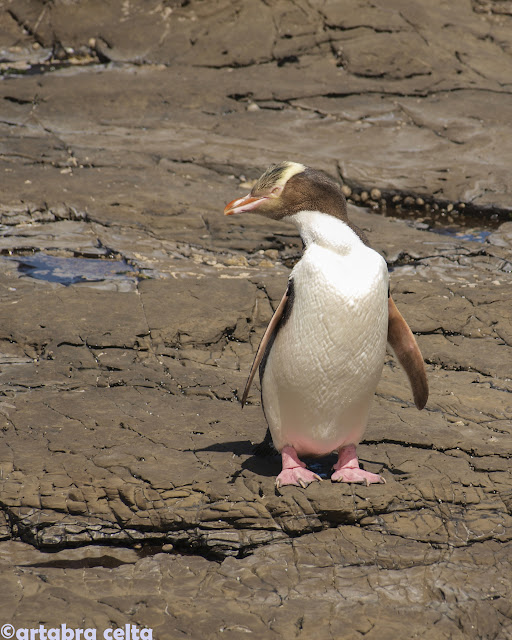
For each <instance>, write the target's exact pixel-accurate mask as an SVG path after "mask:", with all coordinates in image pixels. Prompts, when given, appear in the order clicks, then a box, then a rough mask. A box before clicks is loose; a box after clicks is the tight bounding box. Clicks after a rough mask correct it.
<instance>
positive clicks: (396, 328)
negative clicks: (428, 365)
mask: <svg viewBox="0 0 512 640" xmlns="http://www.w3.org/2000/svg"><path fill="white" fill-rule="evenodd" d="M388 312H389V319H388V342H389V344H390V345H391V346H392V347H393V351H394V352H395V354H396V357H397V358H398V361H399V362H400V364H401V365H402V367H403V368H404V369H405V373H406V374H407V377H408V378H409V382H410V384H411V389H412V393H413V396H414V403H415V404H416V406H417V407H418V409H423V407H424V406H425V405H426V404H427V400H428V382H427V374H426V372H425V364H424V362H423V356H422V355H421V351H420V350H419V347H418V344H417V343H416V338H415V337H414V336H413V334H412V331H411V330H410V328H409V325H408V324H407V322H406V321H405V320H404V319H403V317H402V314H401V313H400V311H398V309H397V308H396V305H395V303H394V302H393V299H392V298H391V296H390V297H389V298H388Z"/></svg>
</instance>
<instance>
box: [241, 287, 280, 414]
mask: <svg viewBox="0 0 512 640" xmlns="http://www.w3.org/2000/svg"><path fill="white" fill-rule="evenodd" d="M290 288H291V281H290V282H289V283H288V287H287V289H286V291H285V293H284V296H283V297H282V298H281V302H280V303H279V304H278V306H277V309H276V310H275V312H274V315H273V316H272V318H271V320H270V322H269V323H268V327H267V328H266V330H265V333H264V334H263V338H262V339H261V342H260V346H259V347H258V351H256V356H255V357H254V362H253V363H252V367H251V372H250V373H249V377H248V378H247V382H246V383H245V389H244V393H243V395H242V400H241V403H242V408H243V407H244V405H245V401H246V400H247V396H248V395H249V389H250V388H251V384H252V381H253V380H254V376H255V375H256V371H257V370H258V367H259V365H260V362H261V360H262V358H263V356H264V355H265V351H266V348H267V345H268V343H269V341H270V340H271V339H272V336H273V335H274V333H275V331H276V329H277V327H278V325H279V321H280V320H281V317H282V315H283V312H284V310H285V307H286V303H287V301H288V298H289V296H290Z"/></svg>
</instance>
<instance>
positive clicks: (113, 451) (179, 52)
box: [0, 0, 512, 640]
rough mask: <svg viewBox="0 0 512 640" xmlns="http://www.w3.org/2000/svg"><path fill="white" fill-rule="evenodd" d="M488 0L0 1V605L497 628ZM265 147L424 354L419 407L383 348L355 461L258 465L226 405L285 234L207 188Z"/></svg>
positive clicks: (191, 631) (504, 167)
mask: <svg viewBox="0 0 512 640" xmlns="http://www.w3.org/2000/svg"><path fill="white" fill-rule="evenodd" d="M511 14H512V11H511V10H510V8H509V7H508V3H506V2H499V1H494V2H493V1H487V0H485V1H484V0H474V1H473V2H462V1H459V0H457V1H455V2H450V3H441V2H434V3H431V4H429V5H428V7H427V5H426V4H425V3H419V2H413V3H411V2H401V1H399V0H393V2H372V3H370V2H364V1H361V2H344V3H339V2H328V1H325V2H322V1H320V0H315V1H314V2H309V3H306V2H302V1H301V0H299V1H298V2H294V3H289V2H279V1H276V2H269V3H257V2H252V1H251V2H249V1H246V2H228V1H227V0H226V1H222V0H215V1H212V2H199V1H198V0H192V1H191V2H179V1H175V2H166V3H161V2H156V1H155V2H146V3H142V2H125V3H117V2H111V3H100V2H93V1H92V0H91V1H90V2H83V3H79V4H76V3H57V2H56V3H43V2H39V1H36V0H16V2H14V1H13V2H6V3H4V4H3V8H2V10H1V12H0V51H1V56H0V58H1V59H0V69H1V70H2V73H3V76H2V81H1V82H0V105H1V107H2V109H1V112H0V176H1V185H2V188H1V199H0V214H1V220H0V224H1V230H2V235H1V237H0V299H1V305H0V426H1V429H2V438H1V440H0V540H1V541H0V565H1V573H2V580H1V582H0V624H4V623H10V624H12V625H14V627H15V628H16V629H20V628H37V627H38V626H39V624H43V625H44V626H45V627H46V628H50V627H56V626H60V625H61V624H63V623H65V624H66V625H67V626H68V627H73V628H94V629H97V630H98V637H101V636H102V634H103V631H104V630H105V629H107V628H112V627H116V626H120V627H124V625H126V624H132V625H136V626H137V628H143V627H149V628H150V629H152V630H153V634H154V636H153V637H155V638H173V639H174V638H182V637H183V638H186V637H190V638H198V637H204V638H220V637H222V638H246V637H250V638H262V639H264V638H276V640H277V639H281V638H284V639H288V638H306V637H315V638H318V639H319V640H323V638H326V639H328V638H329V639H330V638H340V637H343V638H349V639H351V638H363V637H364V638H370V639H374V638H375V639H377V638H378V639H379V640H386V639H387V638H390V639H391V638H393V640H396V639H397V638H400V639H402V638H403V639H404V640H405V639H409V638H414V637H417V638H422V639H423V638H427V639H432V640H434V639H435V640H437V639H443V638H446V639H459V638H460V639H461V640H462V639H466V638H470V639H473V638H474V639H475V640H476V639H481V638H489V639H490V638H493V639H509V638H512V605H511V602H512V566H511V561H510V558H511V551H512V476H511V470H510V456H511V452H512V399H511V398H512V395H511V391H512V381H511V375H510V371H511V369H510V363H511V360H512V310H511V306H510V300H511V297H512V278H511V276H510V273H511V271H512V259H511V249H512V228H511V225H512V223H511V222H507V221H506V219H507V214H508V212H509V211H510V202H511V198H510V195H511V194H510V179H509V177H510V166H511V163H512V147H511V142H510V141H511V140H512V135H511V124H510V123H511V122H512V117H511V116H512V113H511V107H510V93H511V89H512V81H511V78H512V57H511V54H512V15H511ZM98 25H101V27H99V26H98ZM283 158H289V159H293V160H298V161H302V162H305V163H307V164H309V165H312V166H315V167H318V168H322V169H325V170H327V171H329V172H330V173H331V174H332V175H337V176H338V177H339V178H340V179H342V180H343V182H344V185H345V189H346V191H347V194H348V193H350V195H351V198H352V200H353V202H356V203H359V204H361V203H362V202H363V203H366V205H368V206H367V208H362V207H356V206H354V205H351V207H350V215H351V218H352V219H353V220H354V221H355V222H356V223H357V224H358V225H360V226H361V227H362V228H363V229H364V230H365V231H366V233H367V234H368V236H369V238H370V241H371V243H372V246H373V247H374V248H375V249H377V250H378V251H380V252H381V253H382V255H384V257H385V258H386V260H387V262H388V264H389V267H390V269H391V270H392V273H391V291H392V294H393V297H394V299H395V301H396V302H397V305H398V306H399V308H400V310H401V311H402V313H403V314H404V316H405V317H406V319H407V321H408V322H409V324H410V326H411V328H412V329H413V331H414V332H415V333H416V335H417V338H418V342H419V344H420V347H421V349H422V352H423V355H424V357H425V360H426V363H427V371H428V376H429V383H430V387H431V395H430V399H429V402H428V404H427V407H426V409H425V410H424V411H422V412H418V411H417V410H416V408H415V407H414V404H413V402H412V398H411V393H410V390H409V388H408V385H407V381H406V377H405V375H404V374H403V372H402V371H401V369H400V368H399V366H398V365H397V363H396V361H395V359H394V357H393V355H392V354H391V353H390V354H388V356H387V357H386V364H385V367H384V373H383V376H382V379H381V381H380V384H379V387H378V389H377V394H376V398H375V402H374V405H373V408H372V413H371V419H370V424H369V428H368V430H367V432H366V434H365V440H364V442H363V443H362V444H361V446H360V448H359V451H360V457H361V461H362V464H363V465H364V467H365V468H366V469H368V470H371V471H374V472H378V473H380V474H382V475H383V476H384V478H385V479H386V484H385V485H373V486H371V487H363V486H358V485H350V486H348V485H339V484H333V483H331V482H330V480H329V473H330V471H329V470H330V466H331V465H332V463H333V458H328V459H325V460H322V461H320V462H318V463H316V464H317V466H316V470H317V471H318V472H319V473H320V474H321V475H323V476H324V477H325V479H324V481H323V482H321V483H315V484H313V485H310V486H309V487H308V488H307V489H305V490H303V489H300V488H295V487H285V488H282V489H280V490H277V489H276V488H275V485H274V479H275V475H276V474H277V473H278V471H279V467H280V459H279V457H278V456H275V455H267V456H264V455H259V454H258V452H257V448H256V447H255V445H256V444H257V443H259V442H260V441H261V440H262V438H263V436H264V434H265V428H266V425H265V421H264V417H263V414H262V410H261V406H260V405H261V403H260V398H259V390H258V385H257V384H256V385H255V386H253V389H252V391H251V394H250V396H249V399H248V404H247V406H246V407H245V408H244V410H243V411H242V410H241V409H240V404H239V402H238V399H239V397H240V395H241V393H242V390H243V388H244V384H245V380H246V376H247V373H248V371H249V368H250V366H251V363H252V359H253V357H254V353H255V350H256V349H257V346H258V344H259V340H260V338H261V336H262V334H263V331H264V329H265V326H266V324H267V322H268V321H269V319H270V317H271V315H272V312H273V309H275V307H276V305H277V304H278V302H279V300H280V298H281V295H282V293H283V291H284V287H285V285H286V280H287V277H288V274H289V272H290V268H291V267H292V265H293V264H294V262H295V261H296V260H297V259H298V257H299V256H300V251H301V243H300V240H299V239H298V238H297V235H296V232H295V229H294V228H292V227H291V226H290V225H288V224H286V223H270V222H268V221H266V220H265V219H263V218H262V219H259V218H256V217H255V218H251V217H250V216H246V217H243V218H242V217H240V218H237V217H235V216H233V217H229V218H225V217H224V216H223V215H222V209H223V207H224V204H225V203H226V202H227V201H228V200H231V199H233V198H235V197H239V196H240V195H243V194H244V193H246V192H247V190H248V189H249V188H250V185H251V181H252V180H254V179H255V178H256V177H257V176H258V175H259V174H260V173H261V171H262V170H263V169H264V168H265V167H266V166H267V165H268V164H269V163H270V162H275V161H279V160H282V159H283ZM393 202H394V203H395V204H397V205H398V206H399V207H401V208H402V212H401V215H404V214H405V213H407V211H408V210H409V209H410V210H411V212H412V211H413V209H414V211H415V216H416V220H407V219H398V218H397V217H393V216H394V214H395V213H396V211H395V210H394V209H391V205H392V204H393ZM468 211H469V212H470V213H471V214H472V216H473V218H472V221H473V222H472V224H474V225H476V226H477V229H476V230H475V229H469V230H468V229H466V228H464V227H463V226H460V225H461V224H462V223H463V221H464V219H465V216H466V215H467V212H468ZM386 214H387V215H386ZM418 216H420V221H418ZM433 217H436V220H437V221H435V222H433ZM440 221H441V222H440Z"/></svg>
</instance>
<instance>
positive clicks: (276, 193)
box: [270, 186, 283, 197]
mask: <svg viewBox="0 0 512 640" xmlns="http://www.w3.org/2000/svg"><path fill="white" fill-rule="evenodd" d="M282 190H283V187H280V186H277V187H274V188H273V189H272V191H271V192H270V193H271V194H272V195H273V196H276V197H277V196H280V195H281V192H282Z"/></svg>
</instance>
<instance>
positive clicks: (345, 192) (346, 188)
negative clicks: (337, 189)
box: [341, 184, 352, 198]
mask: <svg viewBox="0 0 512 640" xmlns="http://www.w3.org/2000/svg"><path fill="white" fill-rule="evenodd" d="M341 190H342V191H343V195H344V196H345V197H346V198H348V197H349V196H350V195H352V189H351V188H350V187H349V186H348V185H346V184H344V185H343V186H342V187H341Z"/></svg>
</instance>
